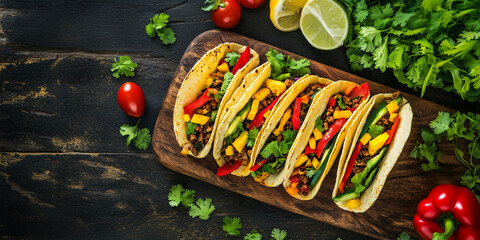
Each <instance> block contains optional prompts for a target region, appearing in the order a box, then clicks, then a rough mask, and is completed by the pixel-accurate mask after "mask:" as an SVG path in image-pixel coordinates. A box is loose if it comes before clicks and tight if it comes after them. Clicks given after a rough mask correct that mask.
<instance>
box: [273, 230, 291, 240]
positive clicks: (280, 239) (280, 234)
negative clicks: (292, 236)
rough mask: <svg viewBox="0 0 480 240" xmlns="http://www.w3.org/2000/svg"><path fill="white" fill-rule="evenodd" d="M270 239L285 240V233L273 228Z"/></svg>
mask: <svg viewBox="0 0 480 240" xmlns="http://www.w3.org/2000/svg"><path fill="white" fill-rule="evenodd" d="M271 237H272V238H271V240H284V239H286V238H287V231H285V230H280V229H278V228H274V229H273V230H272V235H271Z"/></svg>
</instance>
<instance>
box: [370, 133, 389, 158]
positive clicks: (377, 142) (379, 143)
mask: <svg viewBox="0 0 480 240" xmlns="http://www.w3.org/2000/svg"><path fill="white" fill-rule="evenodd" d="M388 137H389V136H388V133H386V132H384V133H382V134H380V135H378V136H377V137H376V138H374V139H372V140H370V142H369V143H368V152H369V153H370V155H374V154H375V153H376V152H377V151H378V150H380V148H382V147H383V145H384V144H385V142H386V141H387V140H388Z"/></svg>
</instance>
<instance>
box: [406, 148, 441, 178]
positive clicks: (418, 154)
mask: <svg viewBox="0 0 480 240" xmlns="http://www.w3.org/2000/svg"><path fill="white" fill-rule="evenodd" d="M441 155H442V152H440V151H437V145H436V144H435V143H432V145H426V144H419V143H417V145H416V146H415V147H414V148H413V149H412V151H411V152H410V157H413V158H419V159H421V160H423V159H426V160H427V161H428V163H423V164H422V165H421V167H422V170H423V171H425V172H428V171H430V170H433V169H438V168H439V165H438V159H439V158H440V156H441Z"/></svg>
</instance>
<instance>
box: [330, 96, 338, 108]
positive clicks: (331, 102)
mask: <svg viewBox="0 0 480 240" xmlns="http://www.w3.org/2000/svg"><path fill="white" fill-rule="evenodd" d="M336 103H337V99H336V98H335V96H333V97H332V98H330V101H328V107H335V104H336Z"/></svg>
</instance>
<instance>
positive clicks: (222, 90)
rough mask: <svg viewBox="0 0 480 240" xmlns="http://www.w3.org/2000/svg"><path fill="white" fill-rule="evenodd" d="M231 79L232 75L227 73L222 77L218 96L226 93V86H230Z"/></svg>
mask: <svg viewBox="0 0 480 240" xmlns="http://www.w3.org/2000/svg"><path fill="white" fill-rule="evenodd" d="M232 79H233V73H231V72H227V73H225V75H223V83H222V86H221V87H220V91H219V93H220V94H222V95H223V94H225V92H226V91H227V88H228V85H230V83H231V82H232Z"/></svg>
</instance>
